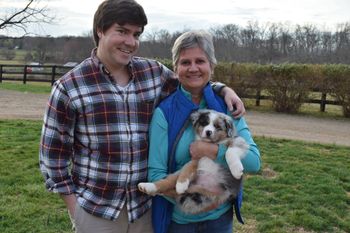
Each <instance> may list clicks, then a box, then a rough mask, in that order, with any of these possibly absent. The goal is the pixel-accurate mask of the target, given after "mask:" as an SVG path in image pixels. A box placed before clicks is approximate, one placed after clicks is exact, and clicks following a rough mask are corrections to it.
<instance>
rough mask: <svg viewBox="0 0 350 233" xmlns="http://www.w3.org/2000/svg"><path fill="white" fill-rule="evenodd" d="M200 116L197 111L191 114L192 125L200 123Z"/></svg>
mask: <svg viewBox="0 0 350 233" xmlns="http://www.w3.org/2000/svg"><path fill="white" fill-rule="evenodd" d="M199 115H200V113H199V111H195V112H193V113H191V115H190V118H191V122H192V125H195V124H196V122H197V121H198V118H199Z"/></svg>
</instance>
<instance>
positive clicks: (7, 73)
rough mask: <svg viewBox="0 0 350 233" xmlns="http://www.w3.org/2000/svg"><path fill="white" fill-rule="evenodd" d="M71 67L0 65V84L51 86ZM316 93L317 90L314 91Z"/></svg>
mask: <svg viewBox="0 0 350 233" xmlns="http://www.w3.org/2000/svg"><path fill="white" fill-rule="evenodd" d="M72 68H73V66H62V65H6V64H0V83H1V82H2V81H3V80H8V81H20V82H23V84H26V82H50V83H51V85H52V84H53V83H54V82H55V81H56V80H57V79H58V78H60V77H61V76H62V75H64V74H65V73H66V72H67V71H69V70H70V69H72ZM314 91H315V92H318V90H314ZM240 96H241V97H242V98H247V99H255V105H256V106H260V101H261V100H271V97H270V96H267V95H262V94H261V92H260V91H257V93H256V94H255V95H247V94H244V93H243V94H241V95H240ZM305 103H314V104H319V105H320V111H321V112H324V111H325V110H326V105H340V103H339V102H338V101H334V100H327V93H321V97H320V99H315V98H310V99H308V100H307V101H305Z"/></svg>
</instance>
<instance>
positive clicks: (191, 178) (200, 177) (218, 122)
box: [138, 109, 248, 214]
mask: <svg viewBox="0 0 350 233" xmlns="http://www.w3.org/2000/svg"><path fill="white" fill-rule="evenodd" d="M190 117H191V121H192V124H193V128H194V131H195V135H196V140H202V141H206V142H211V143H216V144H224V145H226V146H227V147H228V149H227V151H226V154H225V159H226V162H227V164H228V167H229V168H227V167H224V166H222V165H220V164H218V163H215V162H214V161H213V160H211V159H210V158H208V157H206V156H204V157H202V158H201V159H199V160H191V161H190V162H188V163H187V164H186V165H185V166H184V167H183V168H182V169H181V170H180V171H178V172H176V173H174V174H170V175H168V176H167V177H166V178H165V179H162V180H159V181H157V182H155V183H139V185H138V187H139V189H140V191H142V192H145V193H147V194H150V195H156V194H162V193H165V192H169V191H171V190H174V188H175V189H176V193H177V195H176V203H177V205H178V207H179V208H180V209H181V210H182V211H183V212H185V213H187V214H197V213H200V212H203V211H205V209H207V208H209V207H210V206H212V205H213V204H215V203H224V202H226V201H228V200H230V199H232V198H235V197H236V196H237V194H238V192H239V189H240V186H241V182H242V175H243V165H242V163H241V159H242V158H243V157H244V155H245V154H246V152H247V150H248V145H247V144H246V142H245V141H244V139H243V138H241V137H237V136H235V128H234V126H233V123H232V120H231V118H230V117H228V116H227V115H225V114H223V113H219V112H216V111H213V110H208V109H205V110H198V111H196V112H194V113H192V114H191V116H190Z"/></svg>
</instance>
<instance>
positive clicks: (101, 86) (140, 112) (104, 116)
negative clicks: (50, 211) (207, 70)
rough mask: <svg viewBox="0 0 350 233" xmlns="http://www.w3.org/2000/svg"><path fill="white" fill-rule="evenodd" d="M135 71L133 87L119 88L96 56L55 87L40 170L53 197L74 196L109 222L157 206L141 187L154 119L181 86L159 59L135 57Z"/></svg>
mask: <svg viewBox="0 0 350 233" xmlns="http://www.w3.org/2000/svg"><path fill="white" fill-rule="evenodd" d="M128 68H129V73H130V75H131V80H130V82H129V84H128V85H127V86H125V87H119V86H118V85H117V84H116V83H114V82H113V79H112V77H110V76H109V75H108V73H107V72H106V71H105V68H104V66H103V64H102V63H101V62H100V61H99V60H98V58H97V57H96V52H95V50H94V51H93V52H92V56H91V57H90V58H88V59H86V60H85V61H83V62H82V63H81V64H79V65H78V66H77V67H75V68H74V69H73V70H72V71H70V72H68V73H67V74H65V75H64V76H63V77H62V78H61V79H59V80H58V81H56V82H55V85H54V86H53V89H52V93H51V96H50V99H49V101H48V106H47V109H46V114H45V117H44V124H43V128H42V137H41V146H40V168H41V171H42V173H43V175H44V177H45V179H46V187H47V188H48V189H49V190H50V191H53V192H57V193H60V194H72V193H75V194H76V195H77V198H78V199H77V200H78V202H79V204H80V205H81V206H82V208H84V209H85V210H86V211H87V212H89V213H91V214H93V215H95V216H99V217H103V218H105V219H110V220H115V219H117V217H118V215H119V212H120V210H121V209H122V207H123V206H124V205H125V204H126V205H127V208H128V213H129V221H130V222H133V221H135V220H136V219H138V218H139V217H141V216H142V215H143V214H144V213H145V212H146V211H147V210H148V209H149V208H150V205H151V200H150V197H149V196H147V195H145V194H143V193H141V192H139V191H138V189H137V184H138V183H139V182H142V181H146V180H147V157H148V127H149V123H150V120H151V117H152V113H153V110H154V108H155V106H156V105H157V103H158V102H159V99H160V97H161V96H166V95H168V94H169V93H170V92H172V91H173V90H175V88H176V86H177V80H176V79H175V77H174V74H173V72H172V71H170V70H169V69H168V68H166V67H165V66H163V65H162V64H160V63H158V62H156V61H154V60H149V59H144V58H138V57H135V58H133V59H132V60H131V62H130V64H129V66H128Z"/></svg>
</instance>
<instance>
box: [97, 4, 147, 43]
mask: <svg viewBox="0 0 350 233" xmlns="http://www.w3.org/2000/svg"><path fill="white" fill-rule="evenodd" d="M115 23H117V24H119V25H121V26H123V25H125V24H131V25H137V26H140V27H142V31H143V29H144V27H145V26H146V24H147V17H146V14H145V12H144V10H143V8H142V6H141V5H140V4H138V3H137V2H136V1H134V0H105V1H103V2H102V3H101V4H100V5H99V7H98V8H97V10H96V12H95V15H94V25H93V36H94V41H95V45H96V46H98V43H99V37H98V35H97V31H98V30H101V31H102V32H105V31H107V30H108V29H109V28H110V27H111V26H112V25H113V24H115Z"/></svg>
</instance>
